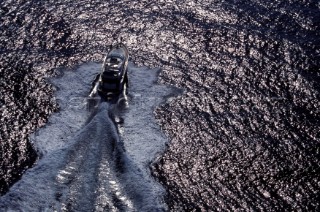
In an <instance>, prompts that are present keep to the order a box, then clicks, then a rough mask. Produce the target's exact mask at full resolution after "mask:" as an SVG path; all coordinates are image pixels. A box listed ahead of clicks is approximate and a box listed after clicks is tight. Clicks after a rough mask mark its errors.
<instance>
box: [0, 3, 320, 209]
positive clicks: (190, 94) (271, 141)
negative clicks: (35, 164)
mask: <svg viewBox="0 0 320 212" xmlns="http://www.w3.org/2000/svg"><path fill="white" fill-rule="evenodd" d="M319 10H320V5H319V2H318V1H316V0H306V1H294V0H281V1H271V2H266V1H261V0H251V1H232V0H230V1H228V0H225V1H204V0H203V1H191V0H190V1H178V0H177V1H169V0H164V1H98V0H96V1H71V0H70V1H58V0H57V1H15V2H11V1H8V0H5V1H3V2H2V3H1V22H0V27H1V32H0V48H1V56H0V62H1V63H0V64H1V79H3V80H1V93H0V94H1V98H0V99H1V105H2V107H1V114H2V115H1V141H2V142H1V158H3V160H2V162H1V166H2V167H5V168H4V169H1V182H3V183H1V184H2V185H3V184H4V183H5V184H8V185H9V184H11V180H12V177H14V178H17V177H19V174H20V173H21V170H24V169H25V167H26V166H28V164H30V162H32V161H34V157H31V155H33V153H32V152H33V151H32V149H30V145H29V144H28V143H27V142H26V141H27V138H26V135H27V134H29V133H30V132H32V131H33V130H34V128H35V127H39V126H42V125H43V124H44V122H45V121H46V119H47V117H48V115H49V114H51V113H52V111H54V110H55V108H56V105H55V102H54V101H52V99H51V98H48V97H50V96H52V92H51V90H50V89H51V88H50V86H48V85H47V84H46V83H44V81H42V79H43V78H44V77H46V76H50V75H51V71H50V70H51V69H52V68H55V67H59V66H61V65H73V64H75V63H80V62H81V61H89V60H101V59H102V55H103V53H104V52H105V50H106V49H107V48H106V47H107V45H109V44H110V43H112V42H114V41H116V40H119V39H120V37H122V38H123V40H124V42H125V43H126V44H127V45H128V47H129V50H130V53H131V59H132V61H134V62H135V63H137V64H145V65H150V66H154V67H155V66H158V67H161V68H162V69H163V72H162V73H161V74H160V78H159V81H160V82H162V83H167V84H173V85H175V86H178V87H181V88H184V90H185V92H184V94H183V95H181V96H180V97H178V98H175V99H174V100H173V101H171V102H170V103H168V104H166V105H165V106H162V107H160V108H158V109H157V110H156V117H157V119H158V121H159V124H160V126H161V128H162V129H163V130H164V131H165V132H166V133H167V135H168V136H169V138H170V140H171V141H170V144H169V145H168V149H167V151H166V153H165V154H164V155H163V157H162V158H161V159H160V160H159V163H158V164H157V165H156V166H154V167H153V171H154V174H155V176H156V177H157V178H158V179H159V180H160V182H161V183H162V184H163V185H164V186H165V187H166V188H167V191H168V198H167V203H168V205H169V208H170V209H171V210H178V209H182V210H198V209H202V210H207V209H215V210H223V209H229V210H235V209H245V210H249V209H252V210H260V209H262V210H283V209H287V210H295V209H301V210H304V209H308V210H317V209H319V203H318V201H317V199H318V198H319V193H318V190H319V175H318V174H317V173H318V172H319V158H320V157H319V143H320V141H319V108H320V107H319V104H320V103H319V80H320V79H319V77H320V74H319V67H320V64H319V61H320V60H319V54H320V50H319V46H320V36H319V34H320V33H319V25H320V24H319V20H320V11H319ZM2 29H3V30H2ZM20 93H21V94H22V95H19V94H20ZM21 96H23V97H25V98H21ZM25 114H27V115H25ZM13 126H15V127H13ZM3 141H5V142H3ZM28 161H29V162H28ZM1 189H4V190H6V186H4V187H2V188H1Z"/></svg>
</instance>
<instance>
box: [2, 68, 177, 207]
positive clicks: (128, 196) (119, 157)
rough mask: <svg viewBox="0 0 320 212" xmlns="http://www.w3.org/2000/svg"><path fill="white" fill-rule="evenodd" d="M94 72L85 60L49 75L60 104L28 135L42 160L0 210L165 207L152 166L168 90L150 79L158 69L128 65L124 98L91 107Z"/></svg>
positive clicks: (161, 145)
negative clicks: (159, 111)
mask: <svg viewBox="0 0 320 212" xmlns="http://www.w3.org/2000/svg"><path fill="white" fill-rule="evenodd" d="M99 71H100V64H97V63H90V64H85V65H83V66H80V67H78V69H77V70H75V71H71V70H69V71H64V72H63V73H64V76H63V77H61V78H59V79H54V80H52V82H53V83H54V84H55V86H57V88H58V90H57V92H56V95H57V98H58V99H59V102H60V103H62V104H61V110H60V112H59V113H56V114H54V115H53V116H52V117H51V118H50V120H49V124H48V125H47V126H46V127H44V128H42V129H40V130H39V131H38V132H37V133H36V134H34V135H33V136H32V139H33V142H34V145H35V146H36V147H37V149H38V150H39V151H40V153H41V154H42V158H41V159H40V160H39V161H38V163H37V164H36V165H35V166H34V167H33V168H31V169H29V170H28V171H27V172H26V173H25V174H24V176H23V177H22V179H21V180H20V181H19V182H17V183H16V184H15V185H14V186H13V187H12V188H11V189H10V191H9V192H8V193H7V194H6V195H4V196H2V197H1V199H0V209H1V210H4V211H8V210H14V211H15V210H25V211H33V210H40V211H43V210H50V211H54V210H57V211H61V210H62V211H70V210H71V211H119V210H120V211H123V210H124V211H159V210H160V211H161V210H166V209H167V208H166V205H165V204H164V201H163V196H164V195H165V190H164V189H163V188H162V187H161V186H160V184H158V183H157V182H155V180H154V179H153V178H152V177H151V175H150V170H149V164H150V163H151V162H152V160H153V159H154V158H155V156H156V154H159V153H161V152H162V151H164V148H165V143H166V142H167V140H166V138H165V137H164V136H163V135H162V134H161V133H160V129H159V126H158V125H157V124H156V123H155V120H154V117H153V110H154V108H155V107H156V106H157V105H159V103H161V102H162V101H164V96H166V95H168V94H169V93H170V92H172V91H173V90H172V89H170V88H168V87H166V86H161V85H157V84H155V81H156V79H157V73H158V72H159V70H158V69H148V68H145V67H144V68H137V67H135V66H134V65H133V64H129V77H130V78H129V82H130V87H129V104H128V105H126V104H123V103H125V102H123V101H124V100H123V99H122V100H120V101H119V104H118V105H110V104H109V103H106V102H102V103H101V104H99V106H98V108H97V109H96V110H94V111H91V113H90V112H89V111H88V110H86V105H85V103H86V99H85V97H86V96H87V95H88V93H89V91H90V88H91V81H92V80H93V78H94V77H95V75H96V74H97V73H99ZM122 106H124V107H122ZM118 133H120V136H119V134H118Z"/></svg>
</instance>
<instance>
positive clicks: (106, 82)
mask: <svg viewBox="0 0 320 212" xmlns="http://www.w3.org/2000/svg"><path fill="white" fill-rule="evenodd" d="M128 60H129V51H128V48H127V47H126V46H125V45H124V44H122V43H119V44H116V45H114V46H112V47H111V48H110V51H109V52H108V54H107V55H106V57H105V58H104V61H103V65H102V69H101V73H100V74H98V75H97V77H96V78H95V80H94V81H93V88H92V91H91V93H90V95H89V97H94V96H95V95H96V94H99V95H100V96H101V98H102V99H103V100H107V101H109V100H112V99H114V98H115V97H118V96H119V95H120V94H123V93H125V92H126V87H127V85H128V73H127V72H128Z"/></svg>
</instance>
